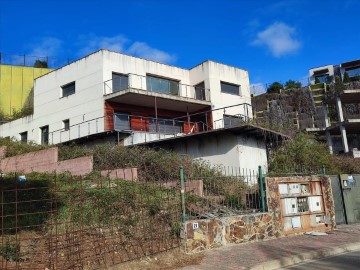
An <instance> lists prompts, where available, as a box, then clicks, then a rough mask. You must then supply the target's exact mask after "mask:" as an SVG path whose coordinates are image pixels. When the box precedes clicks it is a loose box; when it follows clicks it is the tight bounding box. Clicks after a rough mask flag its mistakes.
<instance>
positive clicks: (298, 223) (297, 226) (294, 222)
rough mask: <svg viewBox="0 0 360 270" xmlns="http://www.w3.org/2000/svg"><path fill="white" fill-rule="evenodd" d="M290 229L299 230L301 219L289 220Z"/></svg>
mask: <svg viewBox="0 0 360 270" xmlns="http://www.w3.org/2000/svg"><path fill="white" fill-rule="evenodd" d="M291 223H292V227H293V228H294V229H297V228H301V218H300V217H293V218H292V219H291Z"/></svg>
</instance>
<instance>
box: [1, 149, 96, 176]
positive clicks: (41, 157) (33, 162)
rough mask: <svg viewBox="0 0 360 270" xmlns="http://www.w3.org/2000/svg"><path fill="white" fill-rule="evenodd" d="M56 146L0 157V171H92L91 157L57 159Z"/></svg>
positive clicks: (79, 172) (3, 150)
mask: <svg viewBox="0 0 360 270" xmlns="http://www.w3.org/2000/svg"><path fill="white" fill-rule="evenodd" d="M5 151H6V149H5V147H0V158H1V155H4V154H5ZM58 152H59V150H58V148H57V147H53V148H49V149H45V150H40V151H36V152H31V153H27V154H23V155H18V156H14V157H8V158H1V159H0V171H1V172H2V173H11V172H17V173H31V172H47V173H55V172H56V173H65V172H69V173H71V174H72V175H76V176H80V175H86V174H88V173H91V172H92V171H93V158H92V157H80V158H75V159H70V160H65V161H58Z"/></svg>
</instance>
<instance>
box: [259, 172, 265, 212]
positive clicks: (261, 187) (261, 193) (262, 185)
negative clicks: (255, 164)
mask: <svg viewBox="0 0 360 270" xmlns="http://www.w3.org/2000/svg"><path fill="white" fill-rule="evenodd" d="M259 189H260V197H261V211H262V212H265V211H266V209H265V192H264V182H263V174H262V167H261V166H259Z"/></svg>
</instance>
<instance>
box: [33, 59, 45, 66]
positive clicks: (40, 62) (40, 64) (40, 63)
mask: <svg viewBox="0 0 360 270" xmlns="http://www.w3.org/2000/svg"><path fill="white" fill-rule="evenodd" d="M34 67H36V68H48V63H47V62H46V61H41V60H36V61H35V63H34Z"/></svg>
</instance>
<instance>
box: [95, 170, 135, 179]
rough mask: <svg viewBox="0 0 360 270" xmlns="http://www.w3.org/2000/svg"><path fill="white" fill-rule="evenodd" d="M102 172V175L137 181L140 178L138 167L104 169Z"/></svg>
mask: <svg viewBox="0 0 360 270" xmlns="http://www.w3.org/2000/svg"><path fill="white" fill-rule="evenodd" d="M100 173H101V175H102V176H104V177H109V178H110V179H125V180H130V181H136V180H137V178H138V171H137V168H124V169H114V170H103V171H101V172H100Z"/></svg>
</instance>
